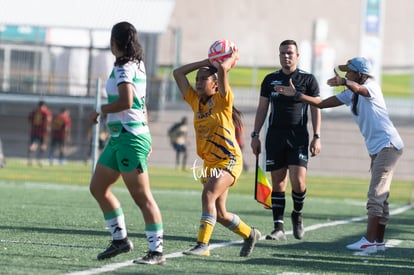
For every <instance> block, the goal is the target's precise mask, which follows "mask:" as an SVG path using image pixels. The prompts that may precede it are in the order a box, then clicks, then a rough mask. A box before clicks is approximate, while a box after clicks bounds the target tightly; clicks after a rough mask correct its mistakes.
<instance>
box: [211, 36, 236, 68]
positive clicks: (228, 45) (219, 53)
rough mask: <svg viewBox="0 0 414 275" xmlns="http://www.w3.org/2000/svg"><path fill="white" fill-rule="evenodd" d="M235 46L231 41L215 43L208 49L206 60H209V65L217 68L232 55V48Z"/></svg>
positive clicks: (223, 40) (222, 40) (224, 40)
mask: <svg viewBox="0 0 414 275" xmlns="http://www.w3.org/2000/svg"><path fill="white" fill-rule="evenodd" d="M235 46H236V45H235V44H234V42H233V41H230V40H227V39H221V40H217V41H215V42H214V43H213V44H211V46H210V48H209V49H208V59H209V60H210V63H211V64H213V66H214V67H216V68H218V66H219V64H220V63H221V62H223V61H224V60H226V59H227V58H229V57H231V54H232V53H233V50H232V48H234V47H235ZM233 66H234V65H233Z"/></svg>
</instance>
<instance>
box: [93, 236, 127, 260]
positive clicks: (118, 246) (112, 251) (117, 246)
mask: <svg viewBox="0 0 414 275" xmlns="http://www.w3.org/2000/svg"><path fill="white" fill-rule="evenodd" d="M133 248H134V245H133V244H132V242H131V241H130V240H128V239H125V240H121V241H118V240H113V241H111V243H110V244H109V246H108V248H107V249H106V250H105V251H104V252H102V253H100V254H98V257H97V258H98V260H105V259H109V258H112V257H115V256H116V255H119V254H121V253H127V252H129V251H131V250H132V249H133Z"/></svg>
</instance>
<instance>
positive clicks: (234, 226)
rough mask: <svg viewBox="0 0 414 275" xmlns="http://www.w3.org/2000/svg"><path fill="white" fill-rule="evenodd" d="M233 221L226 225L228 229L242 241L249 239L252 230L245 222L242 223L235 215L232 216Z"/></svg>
mask: <svg viewBox="0 0 414 275" xmlns="http://www.w3.org/2000/svg"><path fill="white" fill-rule="evenodd" d="M232 215H233V219H232V221H231V222H230V223H229V224H228V225H226V227H227V228H228V229H230V230H231V231H233V232H234V233H236V234H237V235H239V236H241V237H242V238H243V239H247V238H248V237H250V234H251V232H252V228H251V227H250V226H248V225H247V224H246V223H245V222H243V221H242V220H241V219H240V217H239V216H237V215H236V214H232Z"/></svg>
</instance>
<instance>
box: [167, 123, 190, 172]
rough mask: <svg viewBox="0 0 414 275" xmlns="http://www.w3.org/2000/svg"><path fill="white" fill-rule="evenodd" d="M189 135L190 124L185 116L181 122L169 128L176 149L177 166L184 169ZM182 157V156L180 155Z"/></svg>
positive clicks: (169, 134)
mask: <svg viewBox="0 0 414 275" xmlns="http://www.w3.org/2000/svg"><path fill="white" fill-rule="evenodd" d="M187 135H188V126H187V118H186V117H183V118H182V119H181V121H180V122H177V123H175V124H174V125H173V126H172V127H171V128H170V129H169V130H168V136H169V138H170V142H171V145H172V147H173V148H174V150H175V168H178V167H179V166H180V159H182V161H181V168H182V169H183V170H185V169H186V163H187ZM181 155H182V157H181V158H180V156H181Z"/></svg>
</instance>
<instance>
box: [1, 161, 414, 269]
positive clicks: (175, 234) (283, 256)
mask: <svg viewBox="0 0 414 275" xmlns="http://www.w3.org/2000/svg"><path fill="white" fill-rule="evenodd" d="M19 166H21V168H20V169H21V173H22V174H21V175H19V174H16V173H15V172H13V174H14V177H15V178H14V179H10V177H11V176H10V174H9V173H8V172H9V171H13V169H19ZM83 166H84V165H81V164H80V165H75V166H74V167H70V166H65V168H59V167H52V168H51V167H43V168H38V167H33V168H27V166H25V165H21V163H17V164H14V163H11V164H10V165H9V164H8V167H7V168H4V169H2V170H0V207H1V209H2V211H1V216H0V240H1V243H0V245H1V247H0V248H1V249H0V251H1V252H0V266H1V269H0V274H70V273H72V274H100V273H105V272H108V274H246V275H247V274H282V273H284V274H293V273H297V274H305V273H306V274H364V273H365V274H367V273H370V274H413V273H414V264H413V260H412V258H413V255H414V252H413V251H414V239H413V225H414V211H413V209H412V206H411V205H409V204H407V200H405V199H404V198H401V199H393V196H392V195H391V201H390V202H391V209H392V216H391V221H390V225H389V228H388V230H387V234H386V238H387V250H386V251H385V254H384V255H375V256H355V255H353V254H352V252H351V251H349V250H347V249H345V245H346V244H348V243H350V242H353V241H356V240H357V239H359V238H360V237H361V235H362V234H363V233H364V232H365V198H364V197H365V193H366V190H365V189H366V185H361V184H360V185H355V186H353V191H354V192H355V194H356V193H361V197H360V198H358V196H356V195H355V196H354V195H353V196H347V195H346V194H347V193H346V192H345V193H344V192H343V190H342V191H338V190H341V189H340V188H338V189H337V188H335V187H334V186H331V187H330V188H329V189H330V190H331V191H330V193H331V194H330V195H324V194H323V193H320V192H319V191H317V192H315V193H313V194H312V192H311V188H312V186H310V187H309V188H310V192H309V195H308V197H307V200H306V203H305V213H304V225H305V230H306V234H305V237H304V239H303V240H301V241H299V240H296V239H294V238H293V236H292V232H291V224H290V218H289V215H286V218H285V224H286V230H287V237H288V240H287V241H285V242H276V241H267V240H261V241H259V242H258V244H257V246H256V248H255V251H254V252H253V254H252V256H251V257H249V258H241V257H239V256H238V255H239V250H240V247H241V240H240V239H239V237H238V236H237V235H235V234H234V233H232V232H230V231H228V230H226V229H225V228H224V227H222V226H221V225H219V224H217V225H216V227H215V229H214V232H213V237H212V239H211V245H212V251H211V256H210V257H191V256H183V255H182V254H181V251H183V250H186V249H188V248H190V247H191V246H192V245H193V244H194V242H195V239H196V235H197V228H198V222H199V218H200V214H201V212H200V211H201V210H200V209H201V202H200V190H201V189H200V188H201V187H200V186H199V184H198V183H196V182H195V181H194V179H192V177H191V176H189V175H188V174H187V173H183V172H176V171H174V170H172V169H152V174H153V175H154V176H152V182H153V185H154V196H155V197H156V199H157V201H158V203H159V205H160V208H161V211H162V214H163V218H164V230H165V239H164V252H165V254H166V256H167V263H166V264H165V265H163V266H142V265H134V264H132V260H133V259H135V258H138V257H141V256H143V255H144V253H145V252H146V250H147V244H146V240H145V237H144V224H143V221H142V217H141V214H140V212H139V210H138V208H137V207H136V206H135V205H134V203H133V202H132V199H131V198H130V196H129V194H128V193H127V191H126V190H125V188H124V186H123V185H122V184H117V186H116V187H115V189H114V190H115V193H116V194H117V196H119V198H120V200H121V202H122V203H123V205H122V206H123V209H124V212H125V216H126V222H127V226H128V230H129V237H130V239H131V240H132V242H133V243H134V245H135V249H134V250H133V251H132V252H131V253H128V254H122V255H120V256H118V257H115V258H113V259H111V260H108V261H97V260H96V255H97V254H98V253H99V252H101V251H102V250H103V249H105V247H106V246H107V244H108V243H109V241H110V239H111V238H110V234H109V233H108V231H107V230H106V229H105V223H104V221H103V216H102V213H101V212H100V210H99V207H98V205H97V204H96V202H95V201H94V200H93V198H92V197H91V195H90V194H89V191H88V187H87V182H88V180H89V179H88V178H87V177H88V168H87V167H83ZM82 167H83V168H82ZM7 169H9V171H8V170H7ZM42 169H43V170H42ZM53 169H55V170H53ZM59 169H63V170H62V171H59ZM65 169H69V171H74V173H73V174H71V173H69V172H68V171H66V170H65ZM39 170H40V172H39ZM89 170H90V168H89ZM24 171H26V175H30V177H25V176H24V174H25V172H24ZM42 171H43V172H42ZM46 172H47V173H48V174H50V175H49V177H48V180H47V179H46V178H45V179H44V180H43V181H38V180H30V178H32V179H36V178H37V176H36V175H38V174H39V176H40V175H43V176H44V174H45V173H46ZM54 172H56V173H54ZM63 175H66V177H65V176H63ZM243 177H245V178H246V179H245V180H242V181H241V182H240V183H239V184H240V186H236V187H235V188H234V189H233V190H231V193H230V195H229V201H228V209H229V210H230V211H234V212H235V213H237V214H238V215H240V217H241V218H242V219H243V220H245V221H246V222H247V223H249V224H251V225H253V226H254V227H256V228H257V229H259V230H260V231H261V232H262V233H263V234H266V233H269V232H270V231H271V230H272V223H271V220H272V218H271V212H270V211H269V210H265V209H263V208H262V206H261V205H259V204H258V203H257V202H255V201H254V200H253V195H252V194H251V193H250V192H249V191H248V189H249V188H246V189H244V188H245V187H243V186H242V185H247V184H248V182H250V181H251V180H250V178H252V177H253V175H250V174H246V175H244V176H243ZM68 178H70V179H72V180H68ZM168 179H170V181H168ZM72 181H76V182H72ZM344 181H346V180H345V179H344ZM180 182H182V184H181V185H180ZM396 186H399V185H398V184H397V185H396ZM314 188H315V190H323V188H321V187H318V186H317V184H314ZM332 190H333V191H335V190H336V193H335V192H334V193H332ZM407 190H410V188H407ZM321 194H322V195H321ZM405 194H406V197H407V198H408V196H409V195H408V194H407V192H405ZM397 198H398V196H397ZM291 205H292V203H291V200H290V199H288V200H287V209H286V213H290V211H291Z"/></svg>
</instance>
